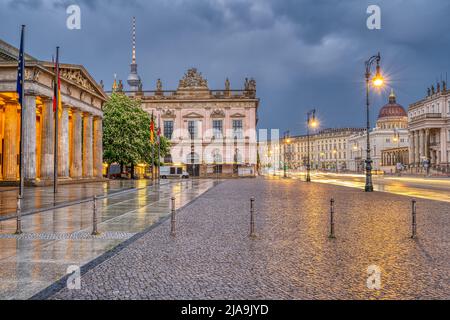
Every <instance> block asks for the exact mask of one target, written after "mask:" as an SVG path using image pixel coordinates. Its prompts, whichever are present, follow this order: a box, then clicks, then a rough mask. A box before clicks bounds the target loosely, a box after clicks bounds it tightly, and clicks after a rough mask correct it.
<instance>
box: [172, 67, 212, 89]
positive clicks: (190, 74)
mask: <svg viewBox="0 0 450 320" xmlns="http://www.w3.org/2000/svg"><path fill="white" fill-rule="evenodd" d="M180 89H208V81H206V79H204V78H203V76H202V74H201V72H198V71H197V69H196V68H191V69H189V70H188V71H187V72H186V73H185V74H184V76H183V78H182V79H181V80H180V82H179V84H178V90H180Z"/></svg>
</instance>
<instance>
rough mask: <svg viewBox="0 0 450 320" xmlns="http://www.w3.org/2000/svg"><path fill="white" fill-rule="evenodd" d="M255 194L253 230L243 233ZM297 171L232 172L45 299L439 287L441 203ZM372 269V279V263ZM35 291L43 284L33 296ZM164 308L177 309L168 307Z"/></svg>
mask: <svg viewBox="0 0 450 320" xmlns="http://www.w3.org/2000/svg"><path fill="white" fill-rule="evenodd" d="M251 197H255V230H256V237H249V229H250V227H249V222H250V208H249V207H250V198H251ZM331 198H334V199H335V216H334V217H335V219H334V223H335V238H330V237H328V235H329V228H330V224H329V211H330V199H331ZM417 208H418V220H417V221H418V229H417V230H418V233H417V237H416V238H415V239H411V238H410V235H411V198H410V197H405V196H400V195H395V194H391V193H386V192H372V193H364V192H361V191H360V190H358V189H354V188H346V187H342V186H337V185H332V184H325V183H310V184H307V183H305V182H303V181H301V180H298V179H280V178H278V179H269V178H257V179H230V180H226V181H224V182H223V183H221V184H219V185H217V186H216V187H215V188H212V189H210V190H209V191H208V192H205V193H203V194H202V195H201V196H200V197H198V198H197V199H196V201H194V202H191V204H190V205H188V206H185V207H183V208H182V209H180V210H178V211H177V215H176V216H177V219H176V223H177V233H176V235H175V236H171V235H170V234H169V232H168V230H169V228H170V221H169V220H166V221H164V222H163V223H161V224H159V225H158V226H156V227H155V228H153V229H151V230H149V231H148V232H145V233H144V234H143V235H142V237H141V238H139V239H138V240H136V241H134V242H132V243H130V244H129V245H128V246H126V247H124V248H122V250H116V251H114V254H113V255H112V256H110V257H109V258H108V259H106V260H103V259H102V260H101V261H102V262H101V263H94V264H91V267H90V268H86V269H87V271H86V273H84V274H83V275H82V277H81V289H80V290H70V289H68V288H67V287H66V282H65V281H64V279H63V281H61V282H60V283H59V284H60V286H56V287H55V291H53V292H54V294H53V295H51V296H50V297H49V298H52V299H186V300H192V299H194V300H195V299H225V300H228V299H231V300H235V299H250V300H253V299H269V300H270V299H286V300H292V299H448V298H449V297H450V282H449V281H448V279H449V275H450V268H449V266H450V265H449V261H450V250H449V249H450V242H449V241H448V234H449V229H450V223H449V222H450V206H449V205H448V203H446V202H441V201H431V200H424V199H420V200H418V201H417ZM374 268H375V269H377V270H379V285H377V286H376V287H374V286H373V285H372V284H373V283H372V282H370V281H369V282H368V280H370V279H373V278H372V277H371V275H372V274H373V271H370V270H374ZM40 297H41V298H44V297H48V296H40ZM172 318H176V316H173V317H172Z"/></svg>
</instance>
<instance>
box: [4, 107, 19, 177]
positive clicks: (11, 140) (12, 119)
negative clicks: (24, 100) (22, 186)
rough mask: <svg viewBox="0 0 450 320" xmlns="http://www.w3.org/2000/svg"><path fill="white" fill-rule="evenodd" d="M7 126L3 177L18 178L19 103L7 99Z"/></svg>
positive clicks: (5, 110)
mask: <svg viewBox="0 0 450 320" xmlns="http://www.w3.org/2000/svg"><path fill="white" fill-rule="evenodd" d="M4 112H5V124H4V125H5V128H4V130H5V131H4V136H3V139H4V149H3V179H4V180H9V181H15V180H17V155H18V153H19V146H18V145H17V142H16V140H17V135H18V134H19V128H18V126H17V124H18V121H17V117H18V114H17V103H16V102H14V101H7V102H6V103H5V107H4Z"/></svg>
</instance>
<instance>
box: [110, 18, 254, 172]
mask: <svg viewBox="0 0 450 320" xmlns="http://www.w3.org/2000/svg"><path fill="white" fill-rule="evenodd" d="M132 44H133V45H132V59H131V64H130V74H129V76H128V78H127V83H128V85H129V88H130V90H128V91H124V88H123V82H122V81H121V80H119V81H118V82H117V81H116V79H115V80H114V84H113V90H112V91H113V92H114V91H116V92H117V91H119V92H122V93H124V94H127V95H129V96H130V97H132V98H134V99H138V100H139V101H140V103H141V107H142V109H143V110H145V111H146V112H148V113H149V114H153V116H154V117H155V119H156V122H157V123H156V124H157V127H159V128H160V130H161V134H162V135H163V136H164V137H166V138H167V139H169V141H170V144H171V149H170V155H168V156H166V157H165V158H164V159H160V161H161V162H163V163H164V164H165V165H181V166H183V167H185V168H186V170H187V171H188V172H189V174H190V175H191V176H197V177H208V176H214V177H218V176H221V177H233V176H254V175H256V170H257V137H256V125H257V122H258V117H257V112H258V106H259V99H258V98H257V97H256V81H255V80H254V79H245V84H244V88H243V89H239V90H233V89H231V84H230V81H229V80H228V79H226V81H225V85H224V88H223V89H220V90H211V89H209V87H208V82H207V80H206V79H205V78H204V77H203V76H202V74H201V73H200V72H198V71H197V69H196V68H191V69H189V70H188V71H187V72H186V73H185V74H184V76H183V78H182V79H181V80H179V84H178V88H177V89H176V90H163V84H162V81H161V79H158V80H157V81H156V88H155V90H148V91H147V90H146V91H144V90H143V89H142V88H143V85H142V81H141V77H140V76H139V74H138V68H137V67H138V65H137V62H136V20H135V19H134V18H133V25H132ZM147 169H148V168H140V169H139V168H138V170H140V171H145V170H147Z"/></svg>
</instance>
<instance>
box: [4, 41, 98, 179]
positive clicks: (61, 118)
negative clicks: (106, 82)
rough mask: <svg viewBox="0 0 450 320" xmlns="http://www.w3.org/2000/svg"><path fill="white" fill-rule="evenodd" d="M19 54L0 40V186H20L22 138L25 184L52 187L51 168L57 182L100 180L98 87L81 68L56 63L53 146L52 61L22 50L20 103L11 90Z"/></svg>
mask: <svg viewBox="0 0 450 320" xmlns="http://www.w3.org/2000/svg"><path fill="white" fill-rule="evenodd" d="M18 55H19V50H18V49H17V48H14V47H13V46H10V45H7V44H5V43H4V42H3V41H0V137H1V140H0V142H1V143H0V185H2V184H3V185H16V186H17V185H18V184H19V171H20V170H19V162H20V161H19V160H20V139H21V138H22V139H23V150H22V151H23V153H22V156H23V163H22V164H23V175H24V180H25V181H24V182H25V184H26V185H27V186H30V185H35V186H45V185H51V184H52V183H53V179H54V171H55V170H56V171H57V177H58V180H59V182H60V183H76V182H77V181H84V182H86V181H93V180H99V179H102V169H103V165H102V153H103V150H102V118H103V111H102V105H103V103H104V102H105V101H106V99H107V96H106V94H105V92H104V91H103V88H102V87H101V86H100V85H98V84H97V83H96V82H95V80H94V79H93V78H92V77H91V76H90V75H89V73H88V72H87V71H86V69H85V68H84V67H83V66H80V65H72V64H61V65H60V77H61V79H60V80H61V87H60V97H61V104H62V109H60V108H58V111H57V112H58V114H57V119H58V136H57V137H56V144H55V112H54V110H53V96H54V88H53V85H54V83H55V81H54V80H55V73H54V62H46V61H41V60H38V59H36V58H34V57H32V56H30V55H27V54H26V62H25V70H24V71H25V72H24V101H23V106H22V107H21V106H20V105H19V103H18V99H17V98H18V97H17V93H16V79H17V58H18ZM21 112H23V117H22V118H23V126H22V129H23V137H21V135H20V121H21ZM93 118H95V122H94V124H93ZM94 130H95V132H94ZM83 142H84V143H83ZM55 145H56V147H57V148H58V149H57V151H58V159H57V160H58V166H57V168H56V169H55V163H54V160H55V159H54V156H55V151H56V150H55ZM94 161H95V164H94ZM94 173H95V176H94ZM85 178H88V179H85Z"/></svg>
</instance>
